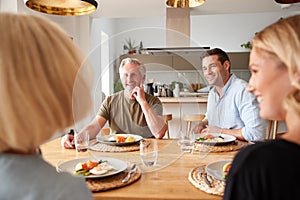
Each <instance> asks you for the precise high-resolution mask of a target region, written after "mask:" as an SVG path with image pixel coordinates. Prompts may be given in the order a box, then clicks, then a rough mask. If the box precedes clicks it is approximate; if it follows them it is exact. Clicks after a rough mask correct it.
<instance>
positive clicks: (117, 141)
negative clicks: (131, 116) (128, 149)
mask: <svg viewBox="0 0 300 200" xmlns="http://www.w3.org/2000/svg"><path fill="white" fill-rule="evenodd" d="M142 139H143V137H142V136H140V135H134V134H113V135H104V136H99V135H97V141H98V142H101V143H104V144H108V145H114V146H127V145H133V144H136V143H138V142H139V141H140V140H142Z"/></svg>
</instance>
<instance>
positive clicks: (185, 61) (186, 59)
mask: <svg viewBox="0 0 300 200" xmlns="http://www.w3.org/2000/svg"><path fill="white" fill-rule="evenodd" d="M203 54H204V52H181V53H178V54H177V53H165V54H163V55H152V54H127V55H122V56H121V57H120V59H123V58H126V57H130V58H137V59H139V60H140V61H141V62H143V63H144V64H145V66H146V69H147V71H169V70H201V69H202V66H201V56H202V55H203ZM228 56H229V58H230V61H231V69H233V70H235V69H237V70H245V69H246V70H248V65H249V52H228Z"/></svg>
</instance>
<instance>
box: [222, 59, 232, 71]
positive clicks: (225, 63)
mask: <svg viewBox="0 0 300 200" xmlns="http://www.w3.org/2000/svg"><path fill="white" fill-rule="evenodd" d="M223 66H224V68H225V69H226V70H227V71H228V70H229V67H230V62H229V61H228V60H226V61H225V62H224V64H223Z"/></svg>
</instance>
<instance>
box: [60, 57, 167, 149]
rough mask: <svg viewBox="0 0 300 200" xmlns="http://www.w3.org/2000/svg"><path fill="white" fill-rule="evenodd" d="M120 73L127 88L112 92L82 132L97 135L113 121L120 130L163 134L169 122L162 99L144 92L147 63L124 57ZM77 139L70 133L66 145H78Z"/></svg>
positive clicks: (64, 144) (69, 146) (115, 128)
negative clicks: (166, 119)
mask: <svg viewBox="0 0 300 200" xmlns="http://www.w3.org/2000/svg"><path fill="white" fill-rule="evenodd" d="M119 73H120V79H121V81H122V85H123V87H124V90H123V91H121V92H118V93H116V94H113V95H111V96H108V97H107V98H106V99H105V100H104V102H103V103H102V105H101V108H100V110H99V112H98V115H97V116H96V117H95V119H94V120H93V121H92V122H91V123H90V124H88V125H87V126H86V127H85V128H83V129H82V130H81V132H84V131H86V130H87V131H89V134H90V139H94V138H95V137H96V135H97V134H98V133H99V132H100V130H101V129H102V128H103V126H104V125H105V124H106V122H107V121H109V125H110V126H111V128H112V130H113V131H115V132H117V133H132V134H137V135H141V136H143V137H155V138H163V137H164V135H165V132H166V129H167V124H166V123H165V121H164V119H163V117H162V104H161V102H160V100H159V99H158V98H157V97H154V96H152V95H149V94H147V93H145V92H144V87H143V82H144V81H145V79H146V75H145V74H146V69H145V66H144V65H143V64H142V63H141V62H140V61H138V60H137V59H135V58H125V59H123V60H122V61H121V64H120V68H119ZM73 140H74V136H72V135H69V134H68V135H66V136H64V137H63V138H62V145H63V146H64V147H65V148H74V141H73Z"/></svg>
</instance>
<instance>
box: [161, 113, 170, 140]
mask: <svg viewBox="0 0 300 200" xmlns="http://www.w3.org/2000/svg"><path fill="white" fill-rule="evenodd" d="M163 117H164V120H165V122H166V124H167V130H166V133H167V136H168V139H170V132H169V121H170V120H172V114H166V115H163Z"/></svg>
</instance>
